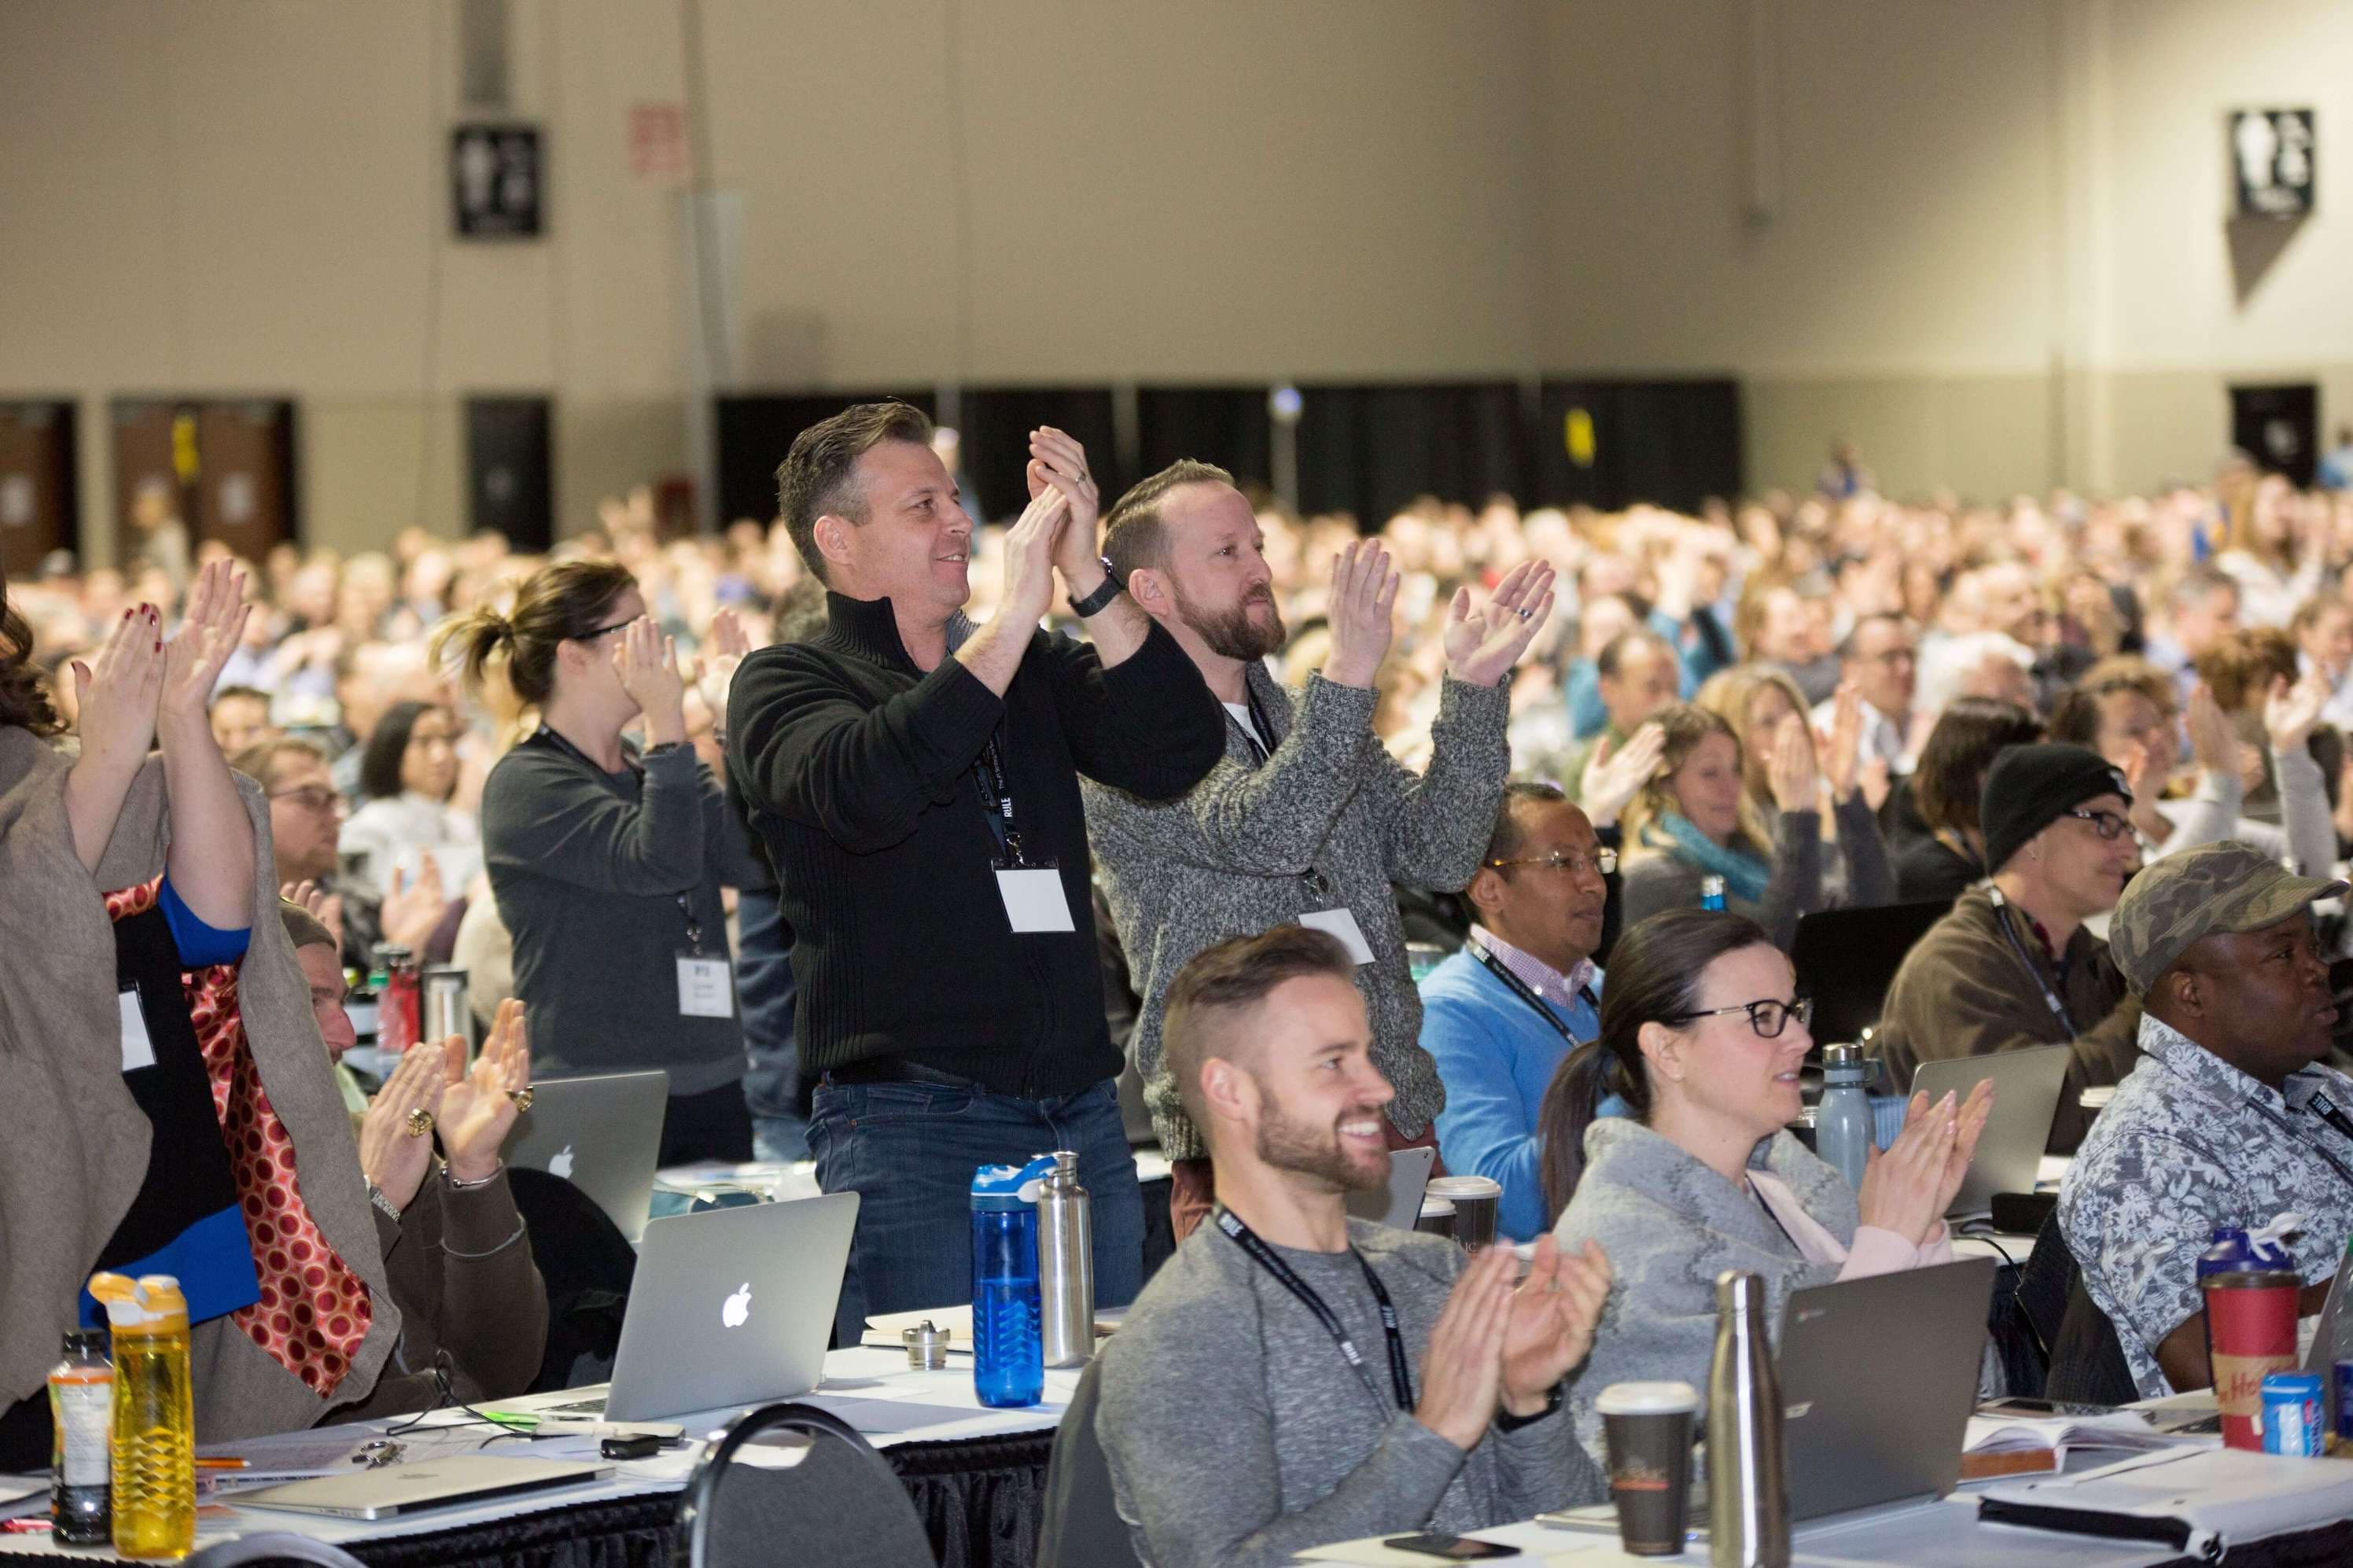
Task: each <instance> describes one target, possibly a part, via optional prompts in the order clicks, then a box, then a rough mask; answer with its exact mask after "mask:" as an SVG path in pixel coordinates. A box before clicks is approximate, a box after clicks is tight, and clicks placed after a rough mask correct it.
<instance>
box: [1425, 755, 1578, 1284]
mask: <svg viewBox="0 0 2353 1568" xmlns="http://www.w3.org/2000/svg"><path fill="white" fill-rule="evenodd" d="M1616 868H1617V855H1616V853H1615V852H1614V851H1612V850H1609V849H1605V848H1603V847H1601V845H1600V843H1599V841H1598V840H1597V839H1596V837H1595V836H1594V832H1593V824H1592V823H1591V822H1589V821H1588V820H1587V818H1586V815H1585V813H1584V812H1583V811H1581V810H1579V809H1578V808H1577V806H1576V805H1574V804H1572V803H1571V802H1570V801H1569V800H1568V799H1567V797H1566V796H1564V795H1562V794H1561V792H1560V790H1559V789H1558V788H1557V787H1556V786H1555V785H1553V784H1529V783H1515V784H1510V785H1508V786H1506V788H1505V790H1504V800H1503V804H1502V805H1500V806H1499V807H1498V808H1497V810H1496V814H1495V831H1494V834H1493V837H1492V838H1491V839H1490V841H1489V843H1488V846H1487V853H1486V855H1485V856H1484V857H1483V858H1482V860H1481V862H1480V868H1479V871H1478V874H1477V875H1475V876H1473V877H1472V879H1471V885H1470V886H1469V887H1468V888H1466V889H1463V894H1464V897H1465V898H1466V899H1467V900H1469V901H1470V903H1471V905H1472V908H1473V909H1474V910H1476V911H1477V913H1478V920H1477V922H1476V923H1475V924H1473V925H1472V928H1471V940H1470V942H1468V943H1467V944H1465V946H1464V947H1463V950H1462V951H1461V952H1458V953H1456V954H1455V955H1454V956H1453V957H1451V958H1449V959H1448V960H1447V961H1446V962H1445V963H1441V964H1440V965H1439V966H1438V967H1437V968H1436V969H1434V970H1432V971H1431V972H1430V975H1429V977H1428V978H1426V979H1425V980H1423V981H1422V983H1421V1047H1422V1049H1423V1050H1425V1051H1428V1052H1429V1053H1430V1058H1431V1059H1432V1060H1433V1061H1435V1062H1436V1063H1437V1064H1438V1076H1439V1078H1440V1080H1441V1081H1442V1082H1443V1083H1444V1084H1445V1086H1446V1109H1445V1110H1442V1111H1440V1113H1439V1117H1438V1147H1439V1152H1440V1157H1441V1158H1442V1159H1444V1161H1445V1162H1446V1168H1447V1169H1448V1170H1449V1171H1451V1172H1452V1173H1455V1174H1456V1175H1479V1176H1487V1177H1490V1178H1492V1179H1493V1180H1494V1181H1497V1182H1500V1183H1502V1184H1503V1187H1504V1200H1503V1204H1502V1206H1501V1208H1500V1210H1499V1211H1498V1214H1497V1216H1496V1225H1497V1228H1498V1229H1500V1230H1501V1231H1502V1232H1504V1234H1505V1235H1507V1236H1509V1237H1512V1238H1513V1239H1514V1240H1515V1241H1525V1240H1526V1239H1528V1238H1530V1237H1536V1236H1541V1235H1543V1234H1544V1232H1545V1230H1546V1224H1547V1221H1548V1219H1549V1217H1550V1216H1548V1215H1546V1213H1545V1212H1544V1209H1545V1205H1544V1184H1543V1180H1542V1177H1541V1175H1540V1173H1539V1169H1538V1167H1539V1163H1540V1160H1539V1155H1540V1152H1541V1150H1540V1145H1539V1143H1538V1141H1537V1138H1536V1112H1537V1110H1539V1109H1540V1108H1541V1107H1542V1105H1543V1104H1544V1095H1545V1089H1546V1086H1547V1085H1548V1084H1550V1083H1551V1082H1552V1077H1553V1073H1554V1071H1555V1070H1556V1068H1558V1067H1559V1066H1560V1063H1561V1060H1562V1058H1565V1057H1567V1055H1568V1053H1569V1052H1570V1051H1571V1050H1573V1049H1574V1048H1575V1047H1577V1045H1578V1044H1579V1043H1580V1042H1582V1041H1586V1040H1589V1039H1592V1038H1593V1037H1595V1036H1597V1035H1598V1034H1599V1033H1600V1029H1601V971H1600V970H1599V969H1597V968H1596V967H1594V963H1593V952H1594V950H1595V949H1596V948H1597V947H1599V945H1600V942H1601V919H1602V908H1603V905H1604V904H1605V903H1606V902H1607V901H1608V899H1609V885H1608V881H1607V879H1608V877H1609V873H1610V872H1611V871H1613V870H1615V869H1616Z"/></svg>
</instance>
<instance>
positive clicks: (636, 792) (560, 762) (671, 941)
mask: <svg viewBox="0 0 2353 1568" xmlns="http://www.w3.org/2000/svg"><path fill="white" fill-rule="evenodd" d="M721 619H722V620H723V622H724V623H725V625H724V626H714V627H713V638H712V648H713V652H714V655H715V657H713V658H710V659H708V660H707V661H706V667H705V669H704V672H703V683H704V693H703V694H704V697H705V700H708V701H709V702H710V703H711V706H712V710H713V711H715V712H724V711H725V710H726V691H725V681H726V679H728V677H729V676H731V675H732V674H733V668H734V664H735V661H736V659H737V658H740V657H741V654H742V652H743V651H744V650H743V649H742V648H741V647H735V646H732V644H733V643H734V642H737V641H740V634H739V633H737V632H735V630H734V626H733V616H722V617H721ZM452 650H454V652H455V653H456V655H457V656H458V658H459V666H460V669H461V672H462V674H463V677H464V679H465V681H466V684H467V686H468V687H469V689H472V690H477V691H479V690H480V687H481V683H482V682H483V680H484V679H485V678H486V674H487V671H486V668H485V667H486V666H487V665H488V664H490V663H491V661H493V660H494V659H495V658H499V657H501V656H502V657H503V658H505V661H506V679H507V681H508V683H509V684H510V685H512V688H513V689H514V694H515V696H516V697H517V698H519V699H520V700H522V702H524V703H526V704H528V705H530V706H532V707H533V708H536V709H537V710H538V711H539V714H540V727H539V729H538V730H537V731H535V732H533V734H531V735H530V736H527V737H526V738H525V739H524V740H523V741H522V742H520V743H519V744H518V745H516V746H515V748H514V749H513V750H512V751H511V752H508V753H507V754H506V755H505V756H504V757H502V758H501V759H500V761H499V763H498V765H497V766H496V767H494V768H492V769H491V776H490V779H489V781H488V782H487V783H486V784H484V785H483V788H482V851H483V858H484V860H485V862H486V864H487V867H488V869H489V872H490V879H491V891H492V893H493V894H494V895H495V896H496V898H497V900H498V906H499V913H500V915H501V918H502V919H503V920H504V921H505V923H506V926H507V929H508V930H509V931H511V932H512V935H513V939H514V990H515V994H516V995H517V996H519V997H521V998H522V1002H523V1005H525V1006H526V1007H527V1008H528V1009H529V1010H530V1013H531V1018H532V1049H533V1073H534V1075H535V1076H537V1077H541V1078H560V1077H564V1076H567V1075H576V1074H582V1073H607V1072H624V1071H636V1070H642V1069H645V1068H660V1069H661V1070H662V1071H664V1072H667V1073H668V1074H669V1075H670V1108H669V1113H668V1115H667V1117H666V1118H665V1120H664V1121H663V1124H662V1141H661V1163H663V1164H665V1165H668V1164H677V1163H684V1162H688V1161H694V1160H748V1159H750V1158H751V1157H752V1118H751V1112H750V1111H749V1110H746V1109H745V1106H744V1083H743V1080H744V1030H743V1026H742V1024H741V1023H740V1021H739V1020H738V1017H737V1015H736V1010H735V987H734V965H733V952H732V951H731V949H730V947H729V944H728V941H727V912H726V910H725V909H724V908H723V905H722V903H721V901H720V889H721V888H722V887H742V886H744V885H746V883H747V882H749V883H750V884H751V885H754V886H756V885H759V884H760V880H761V879H762V877H763V875H764V874H763V873H762V872H761V871H760V870H759V869H758V868H756V867H754V865H753V863H752V860H751V852H750V848H749V847H748V845H747V843H746V842H745V839H744V831H743V827H742V825H741V823H740V821H739V820H738V818H737V817H736V816H735V814H734V813H733V812H731V811H729V810H728V809H727V805H726V801H725V798H724V796H723V794H722V792H721V789H720V785H719V783H718V781H717V780H716V779H714V778H713V777H712V773H711V770H710V769H709V768H707V767H705V766H703V765H702V763H701V762H700V761H699V760H698V759H697V758H696V756H695V754H694V751H693V748H692V747H691V746H690V745H689V744H688V743H687V736H686V682H685V679H684V677H683V676H682V675H681V673H680V670H679V662H678V651H677V649H676V647H673V646H672V644H671V642H670V639H669V638H668V637H664V636H663V635H662V633H661V629H660V627H659V626H657V625H656V624H655V622H654V621H653V619H652V618H651V617H650V616H649V615H648V614H647V613H646V601H645V595H643V594H641V593H639V592H638V584H637V579H636V578H634V577H633V576H631V575H630V574H629V573H628V570H627V569H626V568H624V567H622V566H620V565H617V564H616V563H612V562H607V561H567V562H562V563H558V564H556V565H554V566H549V567H546V568H544V569H543V570H542V571H541V572H539V573H538V574H535V575H533V577H532V578H531V579H530V580H529V581H528V582H526V583H525V584H523V585H522V587H521V588H520V589H519V590H518V591H517V592H516V595H515V600H514V605H513V608H512V610H510V611H508V612H506V613H505V614H501V613H500V612H499V611H498V610H497V609H495V608H492V607H491V606H488V605H484V606H482V607H480V608H477V609H475V610H473V611H471V612H470V613H468V614H467V615H465V616H460V617H459V618H457V619H455V620H452V621H449V622H447V623H445V624H444V625H443V626H441V627H440V628H439V629H438V631H437V632H436V633H435V634H434V640H433V652H434V658H435V659H436V661H437V662H438V660H439V659H440V658H442V656H443V655H444V654H445V653H446V652H449V651H452ZM633 727H637V728H639V729H640V730H641V731H642V740H641V741H631V740H628V739H625V738H624V737H625V732H626V731H628V730H630V729H631V728H633Z"/></svg>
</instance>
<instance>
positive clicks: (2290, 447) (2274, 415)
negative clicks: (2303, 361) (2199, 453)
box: [2231, 382, 2320, 489]
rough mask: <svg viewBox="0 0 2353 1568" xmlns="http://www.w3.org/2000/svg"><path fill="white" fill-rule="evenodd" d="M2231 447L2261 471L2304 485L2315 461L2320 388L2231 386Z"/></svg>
mask: <svg viewBox="0 0 2353 1568" xmlns="http://www.w3.org/2000/svg"><path fill="white" fill-rule="evenodd" d="M2231 445H2232V446H2233V447H2238V448H2239V450H2241V451H2242V452H2244V453H2246V454H2247V456H2248V457H2250V458H2253V459H2254V461H2255V466H2256V467H2258V468H2263V470H2265V471H2266V472H2269V473H2274V474H2284V475H2286V476H2287V478H2288V479H2290V480H2291V481H2292V482H2294V483H2295V485H2296V487H2297V488H2298V489H2309V488H2310V487H2311V485H2312V480H2313V476H2314V473H2315V472H2316V469H2317V468H2318V467H2319V463H2320V388H2318V387H2317V386H2315V385H2313V384H2311V383H2309V382H2306V383H2304V384H2301V385H2294V386H2234V387H2232V388H2231Z"/></svg>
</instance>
